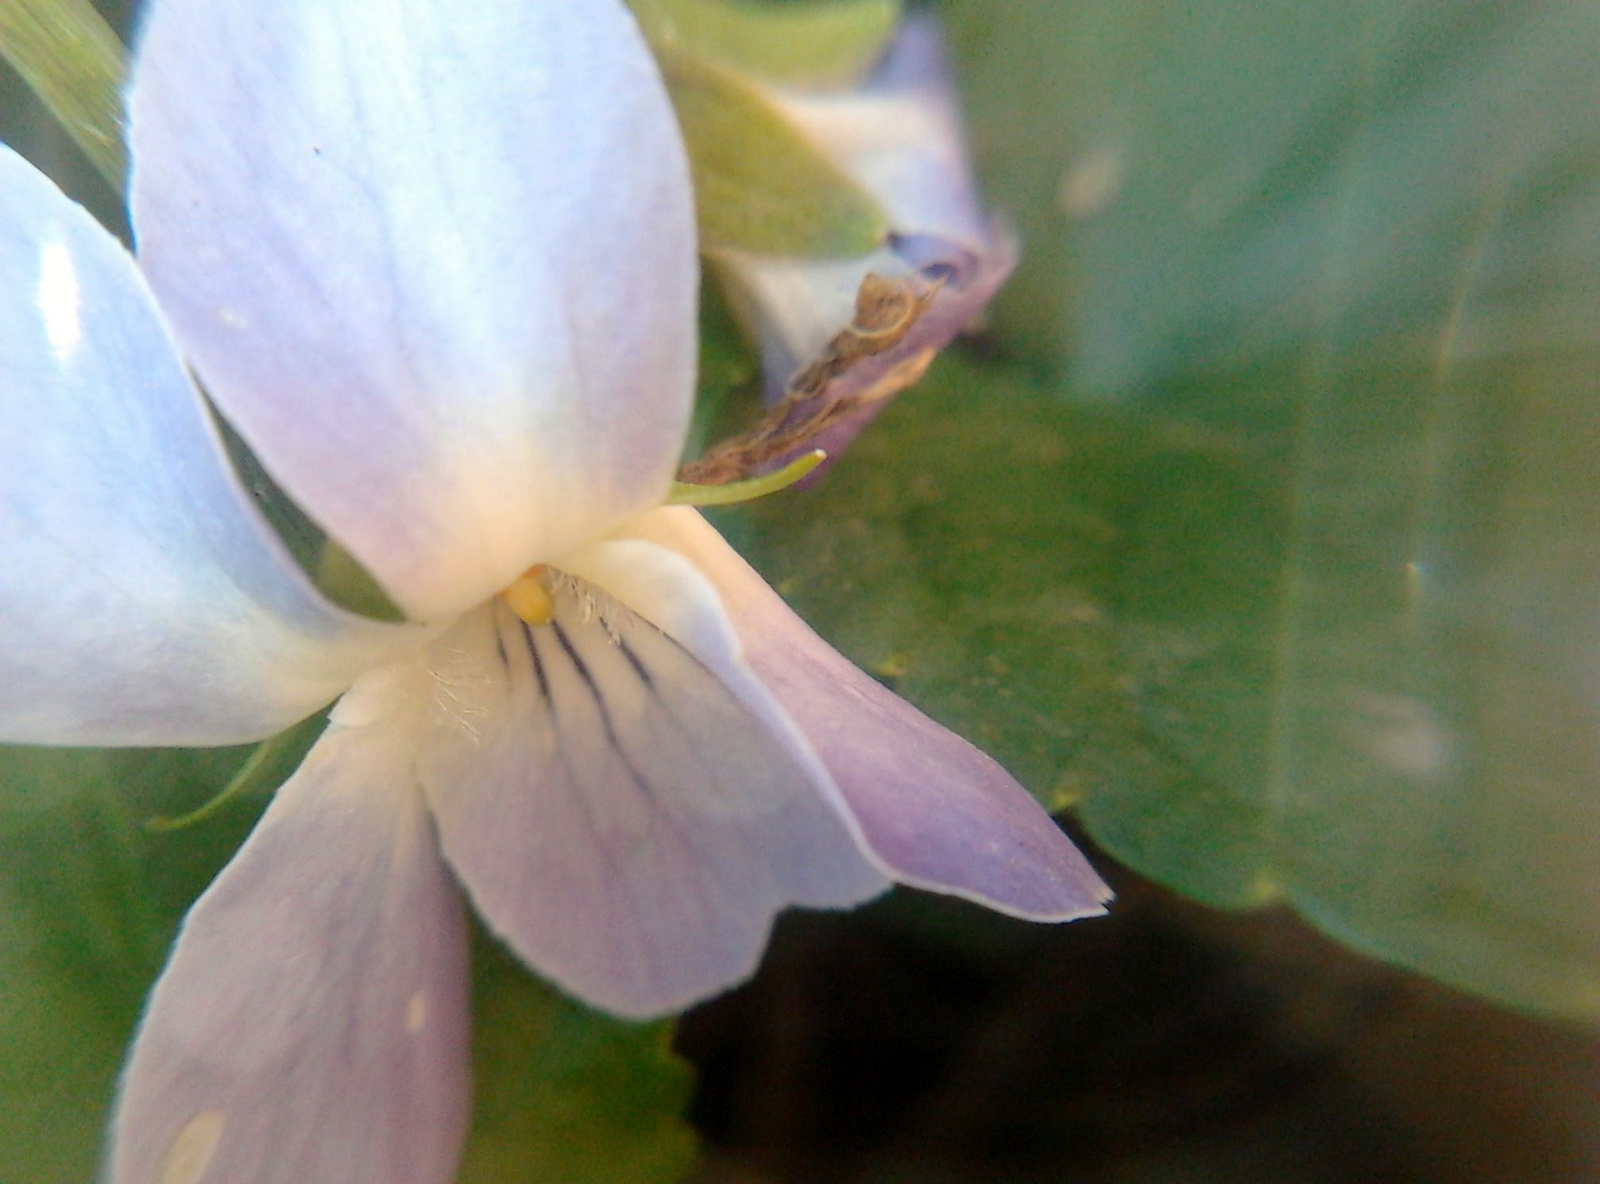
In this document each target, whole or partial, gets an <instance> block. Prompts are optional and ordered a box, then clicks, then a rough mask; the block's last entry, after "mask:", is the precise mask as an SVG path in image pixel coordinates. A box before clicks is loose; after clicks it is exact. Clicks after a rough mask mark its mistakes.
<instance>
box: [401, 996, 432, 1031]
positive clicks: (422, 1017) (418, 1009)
mask: <svg viewBox="0 0 1600 1184" xmlns="http://www.w3.org/2000/svg"><path fill="white" fill-rule="evenodd" d="M427 1022H428V997H427V995H425V994H423V993H422V992H421V991H418V992H417V993H416V994H415V995H413V996H411V1002H410V1003H408V1004H406V1031H407V1032H413V1033H415V1032H420V1031H421V1030H422V1025H423V1024H425V1023H427Z"/></svg>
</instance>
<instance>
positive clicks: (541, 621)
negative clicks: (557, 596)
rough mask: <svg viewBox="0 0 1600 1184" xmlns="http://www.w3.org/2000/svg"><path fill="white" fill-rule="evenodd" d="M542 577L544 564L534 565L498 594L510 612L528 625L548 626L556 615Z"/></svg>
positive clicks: (553, 603) (554, 605)
mask: <svg viewBox="0 0 1600 1184" xmlns="http://www.w3.org/2000/svg"><path fill="white" fill-rule="evenodd" d="M543 577H544V564H542V563H539V564H535V565H534V566H533V567H530V568H529V569H528V570H527V571H525V572H523V573H522V574H521V575H520V576H518V577H517V578H516V579H514V580H512V581H511V586H510V587H509V588H507V589H506V590H505V591H504V592H502V593H500V595H501V596H502V597H504V598H505V602H506V603H507V604H509V605H510V606H511V611H512V612H514V613H516V614H517V616H519V617H521V618H522V619H523V620H524V621H526V622H528V624H530V625H548V624H549V623H550V620H551V618H552V617H554V616H555V615H556V602H555V601H553V600H551V599H550V589H548V588H546V587H545V586H544V579H543Z"/></svg>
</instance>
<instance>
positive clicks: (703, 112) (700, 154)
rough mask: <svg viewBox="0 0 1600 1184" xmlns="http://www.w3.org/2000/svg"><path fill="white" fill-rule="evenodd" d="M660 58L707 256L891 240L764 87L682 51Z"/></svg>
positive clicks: (863, 249) (834, 253) (876, 212)
mask: <svg viewBox="0 0 1600 1184" xmlns="http://www.w3.org/2000/svg"><path fill="white" fill-rule="evenodd" d="M657 57H658V61H659V62H660V65H661V70H662V74H663V76H664V77H665V78H666V82H667V89H668V90H669V91H670V92H671V94H672V103H673V106H674V108H676V110H677V114H678V122H679V124H680V125H681V126H682V128H683V134H684V139H685V140H686V141H687V143H688V147H689V165H690V168H691V170H692V171H693V173H694V188H695V202H696V205H697V208H698V211H699V221H700V247H701V249H702V250H704V251H715V250H720V249H726V250H739V251H748V252H751V253H752V254H757V255H778V256H802V257H812V258H815V257H845V256H851V255H865V254H867V253H868V252H870V251H872V250H874V249H875V248H876V247H877V246H878V245H879V244H880V243H881V242H882V241H883V238H884V236H885V234H887V233H888V229H889V223H888V218H887V216H886V215H885V214H884V212H883V210H882V209H881V208H880V207H879V205H878V203H877V202H876V201H875V200H874V199H873V198H872V196H871V195H870V194H868V193H867V192H866V191H865V190H863V189H862V188H861V187H860V186H858V185H857V184H856V183H855V182H854V181H852V180H851V179H850V178H849V177H848V176H846V175H845V174H844V172H843V171H841V170H840V169H839V168H838V167H837V166H836V165H834V164H833V162H831V161H830V160H828V159H827V157H825V156H824V155H823V154H822V153H821V152H820V151H818V149H817V148H816V147H815V146H813V145H812V143H811V142H810V141H809V140H807V139H806V138H805V137H804V136H803V135H801V134H800V132H799V131H797V130H796V129H795V127H794V126H793V125H792V124H791V123H790V122H789V121H788V120H787V119H785V118H784V117H783V115H782V113H781V112H780V111H779V110H778V109H777V107H775V106H774V105H773V104H772V103H771V101H769V100H768V99H767V98H766V97H765V96H764V95H763V94H762V93H761V91H760V90H759V89H758V88H757V87H756V86H754V85H753V84H751V83H750V82H748V81H746V80H745V79H743V78H741V77H739V76H738V75H737V74H735V73H734V72H733V71H731V70H729V69H727V68H725V67H723V66H719V65H717V64H715V63H713V62H711V61H709V60H707V59H703V58H698V57H694V56H692V55H690V54H689V53H686V52H683V51H681V50H671V49H660V48H658V54H657Z"/></svg>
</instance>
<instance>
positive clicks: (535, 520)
mask: <svg viewBox="0 0 1600 1184" xmlns="http://www.w3.org/2000/svg"><path fill="white" fill-rule="evenodd" d="M130 117H131V142H132V154H133V173H132V181H131V186H132V198H131V202H132V217H133V223H134V228H135V231H136V234H137V238H138V246H139V258H140V261H141V263H142V265H143V266H144V268H145V269H146V272H147V273H148V274H149V276H150V280H151V284H152V286H153V287H154V289H155V290H156V292H157V294H158V295H159V297H160V298H161V301H162V303H163V305H164V307H165V309H166V311H167V313H168V316H169V317H170V318H171V320H172V322H173V324H174V325H175V327H176V332H177V336H178V340H179V342H180V343H181V345H182V346H183V348H184V350H185V351H186V352H187V353H188V355H189V356H190V358H191V359H192V360H193V362H194V363H195V365H196V367H197V369H198V371H199V373H200V375H201V378H202V380H203V381H204V383H205V384H206V386H207V389H208V390H209V391H210V393H211V395H212V396H213V398H215V399H216V401H217V403H218V404H219V405H220V406H221V408H222V409H223V411H224V412H225V413H226V414H227V416H228V418H229V419H230V420H231V421H232V422H233V423H234V424H235V425H236V426H238V428H239V429H240V431H241V432H242V433H243V435H244V436H245V438H246V439H247V440H248V441H249V442H250V444H251V445H252V446H253V447H254V448H255V449H256V450H257V452H258V454H259V455H260V456H261V458H262V460H263V462H264V463H265V464H266V466H267V468H268V469H269V470H270V471H271V472H272V473H273V475H274V476H275V477H276V478H277V479H278V480H279V482H280V483H281V484H282V485H283V487H284V488H285V489H286V490H287V491H288V492H289V493H290V494H291V495H292V496H294V498H295V499H296V500H297V501H299V502H300V504H301V505H302V506H304V507H305V508H306V509H307V510H308V511H309V512H310V513H311V515H312V516H313V517H314V518H316V519H317V520H318V521H319V522H320V523H321V524H322V525H323V526H324V527H326V528H327V529H328V530H329V531H330V532H331V533H332V534H333V535H335V536H336V537H337V538H338V539H339V540H340V541H341V542H342V543H344V544H345V545H346V546H347V547H348V548H349V549H350V550H351V551H352V552H353V553H354V554H355V555H356V557H357V558H358V559H360V560H361V561H362V562H363V563H364V564H365V565H366V566H367V567H368V568H369V569H370V570H371V571H372V572H373V574H374V575H376V576H377V577H378V579H379V581H380V582H381V583H382V584H383V585H384V587H385V588H386V589H387V591H388V592H389V593H390V595H391V597H392V598H393V599H394V600H395V602H396V603H397V604H399V605H400V606H401V607H402V608H403V609H405V610H406V611H407V612H408V613H409V614H410V615H412V616H414V617H418V618H423V619H429V618H439V617H443V616H447V615H453V614H454V613H455V612H457V611H460V610H462V609H464V608H466V607H468V606H470V605H472V604H475V603H477V602H479V601H481V600H482V599H483V598H484V597H485V596H486V595H488V594H490V593H491V592H493V591H494V590H495V589H497V588H501V587H504V586H505V585H506V584H508V583H509V582H510V581H511V580H512V579H513V578H515V576H516V575H517V574H518V573H520V572H521V571H522V570H523V569H524V568H526V567H527V566H528V565H529V564H530V563H531V562H533V561H534V560H536V559H538V558H541V557H547V556H548V555H550V554H554V553H557V552H561V551H565V550H569V549H570V548H571V547H572V546H574V545H577V544H579V543H581V542H584V541H587V540H588V539H590V538H593V537H595V536H596V535H597V534H598V533H600V532H601V531H602V530H603V529H605V528H606V527H607V526H609V525H611V524H613V523H614V522H616V521H618V520H619V519H620V518H621V517H623V516H624V515H626V514H628V513H630V512H635V511H637V510H638V509H640V508H642V507H644V506H647V505H650V504H653V503H655V502H657V501H659V500H660V498H661V496H662V495H663V493H664V491H665V489H666V487H667V482H668V480H669V479H670V477H671V472H672V468H673V465H674V463H675V461H676V459H677V456H678V451H679V448H680V446H681V443H682V437H683V433H684V430H685V425H686V423H687V417H688V413H689V408H690V402H691V398H692V380H693V366H694V359H695V340H696V339H695V325H694V305H695V295H696V284H697V278H696V262H695V253H694V252H695V243H694V217H693V211H692V203H691V194H690V189H689V179H688V166H687V163H686V159H685V155H684V150H683V147H682V143H681V141H680V137H679V135H678V131H677V126H676V124H675V123H674V121H673V118H672V112H671V108H670V106H669V105H668V102H667V98H666V94H665V92H664V90H663V88H662V86H661V83H660V80H659V77H658V76H657V74H656V71H655V67H654V63H653V62H652V60H651V58H650V56H649V53H648V51H647V50H646V48H645V46H644V43H643V41H642V39H641V38H640V36H639V34H638V31H637V29H636V28H635V26H634V24H633V21H632V18H631V17H630V16H629V15H628V14H627V12H626V11H625V10H624V9H623V7H622V5H621V4H619V3H617V2H616V0H562V2H561V3H550V4H544V3H530V2H529V0H341V2H340V3H337V4H330V3H327V0H154V2H153V3H152V4H151V5H150V9H149V13H148V16H147V20H146V24H145V27H144V32H143V37H142V40H141V42H140V45H139V52H138V58H137V63H136V67H135V73H134V85H133V89H132V93H131V96H130Z"/></svg>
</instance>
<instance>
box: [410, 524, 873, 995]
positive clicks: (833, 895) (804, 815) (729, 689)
mask: <svg viewBox="0 0 1600 1184" xmlns="http://www.w3.org/2000/svg"><path fill="white" fill-rule="evenodd" d="M582 558H583V562H581V563H578V564H575V565H574V566H575V567H581V568H582V570H583V571H584V573H585V574H586V575H588V576H590V577H594V576H596V575H609V574H613V573H614V571H615V569H617V568H618V567H621V568H625V569H628V570H629V571H631V572H632V573H633V574H635V575H641V576H643V577H644V578H643V581H640V582H635V583H634V584H633V585H632V586H622V585H623V584H624V583H625V581H611V580H609V579H608V580H607V582H606V583H604V584H598V583H596V584H589V583H580V582H577V581H572V580H570V579H566V580H561V581H558V583H557V587H556V595H555V616H554V619H553V620H552V621H551V622H550V623H549V624H547V625H541V626H537V627H530V626H528V625H526V624H524V622H523V621H521V620H519V619H518V618H517V617H516V616H514V615H513V614H512V613H511V611H510V610H509V609H508V608H507V607H506V606H505V604H504V603H503V602H501V601H499V600H496V601H495V602H493V604H492V605H491V606H489V607H488V608H486V609H484V610H482V611H481V612H480V613H477V614H474V615H473V616H472V617H469V618H467V619H466V620H464V621H463V622H462V624H461V625H460V626H459V627H458V628H457V629H456V630H454V631H453V632H451V633H450V634H447V635H446V636H445V637H444V638H442V639H441V640H440V642H439V644H438V646H436V647H435V649H434V651H433V652H434V658H433V661H434V673H435V678H436V679H437V680H438V685H439V687H440V692H439V695H438V699H439V703H440V705H441V712H440V715H439V720H438V724H437V726H436V728H435V730H434V732H433V733H432V734H431V735H430V737H429V739H428V741H427V742H426V743H425V744H424V746H423V749H422V752H421V755H420V758H419V767H420V769H421V773H422V778H423V782H424V784H425V786H426V788H427V792H428V798H429V802H430V804H431V805H432V806H433V810H434V814H435V817H436V818H437V819H438V822H439V830H440V835H441V838H442V841H443V844H444V850H445V855H446V858H448V859H449V861H450V864H451V866H452V867H454V868H455V871H456V874H457V875H458V876H459V877H460V879H461V881H462V883H463V884H464V885H465V886H466V888H467V891H468V893H469V894H470V896H471V897H472V901H473V904H474V905H475V906H476V907H477V909H478V911H479V913H480V914H481V915H482V916H483V917H484V918H485V920H487V921H488V923H489V926H490V927H491V928H492V929H493V930H495V932H497V933H499V934H500V935H501V936H502V937H503V938H505V939H506V941H507V942H509V943H510V944H511V946H512V947H513V948H514V949H515V950H516V951H517V953H518V954H519V955H521V957H522V958H523V959H524V960H525V961H527V962H528V964H529V965H531V966H532V967H534V968H535V969H536V970H538V971H540V972H541V973H544V974H547V975H549V976H550V977H551V978H553V979H554V980H555V981H556V982H558V983H560V984H561V985H562V986H563V987H565V988H566V989H567V990H569V991H571V992H573V993H574V994H575V995H577V996H578V997H579V998H582V999H584V1000H586V1001H588V1002H590V1003H592V1004H595V1005H597V1006H600V1007H603V1008H606V1009H607V1010H610V1011H614V1012H618V1013H621V1014H624V1015H632V1016H643V1015H652V1014H660V1013H663V1012H668V1011H673V1010H677V1009H679V1008H682V1007H685V1006H687V1005H689V1004H690V1003H694V1002H697V1001H699V1000H701V999H703V998H705V997H706V996H708V995H711V994H714V993H716V992H718V991H720V990H723V989H724V988H726V987H729V986H732V985H733V984H734V983H736V982H738V981H740V980H741V979H744V978H746V977H747V976H748V975H749V974H750V973H751V972H752V971H753V970H754V969H755V966H756V963H757V961H758V960H759V958H760V956H761V951H762V948H763V947H764V946H765V944H766V937H767V932H768V929H769V928H770V926H771V923H772V918H773V916H774V914H775V913H777V912H778V911H779V910H780V909H782V908H784V907H786V906H788V905H791V904H807V905H816V906H838V905H848V904H854V903H856V902H858V901H860V900H862V899H864V898H866V897H868V896H871V895H874V894H875V893H877V892H879V891H881V890H882V889H884V888H885V887H887V880H886V879H885V878H884V876H883V875H882V873H881V872H880V871H878V870H877V868H876V867H875V866H874V865H873V864H872V863H871V862H870V861H869V859H868V858H867V857H866V856H865V855H864V854H863V851H862V847H861V845H860V839H859V836H858V835H857V834H856V833H855V832H854V829H853V827H852V825H851V823H850V822H849V820H848V814H847V813H846V812H845V811H844V810H843V808H842V805H841V803H839V801H838V800H837V790H835V789H834V788H833V786H832V784H831V782H830V781H829V780H828V777H827V773H826V772H825V771H824V770H823V769H822V768H821V766H820V764H819V763H818V762H817V760H816V758H815V756H813V755H812V754H811V753H810V752H809V750H808V749H807V748H806V746H805V744H804V741H803V740H800V739H799V738H798V736H797V735H796V734H795V733H794V729H793V725H792V724H789V723H788V722H787V720H785V719H783V718H782V716H781V712H779V711H777V709H776V708H775V705H773V704H772V703H771V702H770V700H769V699H767V697H766V696H765V692H764V691H761V690H760V688H759V686H757V685H754V679H753V678H751V676H750V675H749V673H748V671H743V672H740V671H737V670H736V669H735V668H734V667H735V665H736V664H737V657H736V653H735V651H736V648H737V643H736V642H735V641H734V640H733V638H732V635H731V633H730V632H729V631H728V629H727V626H726V623H725V621H722V620H720V611H719V610H717V609H716V607H715V597H714V595H712V594H710V592H709V589H708V588H707V587H706V586H705V584H704V581H701V580H699V579H698V577H697V576H695V574H694V573H693V571H692V570H686V569H687V568H688V565H687V564H684V563H683V561H682V560H681V559H679V558H678V557H677V556H674V555H671V554H670V553H667V552H664V551H662V550H661V549H660V548H657V547H653V546H651V545H649V544H646V543H611V544H600V545H598V546H596V547H594V548H590V549H589V550H588V551H587V552H585V555H584V556H583V557H582ZM652 581H654V582H658V584H659V585H661V586H665V587H668V588H669V589H670V590H669V591H667V593H666V595H665V597H663V596H660V595H656V594H654V593H652V592H650V591H649V590H648V589H646V590H644V591H643V594H642V595H635V594H636V593H640V591H641V588H640V583H641V582H652ZM601 588H605V589H613V588H614V589H616V590H617V591H618V592H619V594H624V595H625V596H627V597H628V598H629V599H630V603H637V604H638V605H639V608H640V609H641V610H646V611H650V610H655V609H658V608H660V607H661V606H662V605H663V604H664V603H665V601H666V600H667V599H671V600H674V601H675V602H676V603H675V607H673V608H672V609H671V610H670V615H671V618H672V619H671V621H670V622H669V623H670V624H671V625H674V626H678V628H677V629H676V630H674V631H673V632H671V633H669V632H663V630H662V629H661V628H658V627H657V625H655V624H652V623H651V622H650V621H649V620H647V619H645V618H644V617H643V616H642V615H640V612H636V611H635V610H634V608H632V607H629V605H626V604H623V603H621V602H620V601H618V600H616V599H614V598H613V597H612V596H610V595H608V593H607V592H606V591H602V590H600V589H601Z"/></svg>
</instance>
